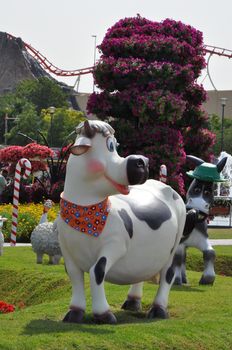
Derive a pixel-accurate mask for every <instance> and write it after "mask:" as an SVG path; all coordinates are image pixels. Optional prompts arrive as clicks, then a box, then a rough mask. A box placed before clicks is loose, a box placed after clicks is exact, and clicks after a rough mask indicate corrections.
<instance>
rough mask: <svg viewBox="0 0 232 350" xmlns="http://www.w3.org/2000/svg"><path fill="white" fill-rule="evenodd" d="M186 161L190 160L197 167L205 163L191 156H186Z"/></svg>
mask: <svg viewBox="0 0 232 350" xmlns="http://www.w3.org/2000/svg"><path fill="white" fill-rule="evenodd" d="M186 159H187V160H191V161H192V162H193V163H194V164H195V165H197V166H198V165H201V164H203V163H205V162H204V160H202V159H201V158H198V157H195V156H192V155H186Z"/></svg>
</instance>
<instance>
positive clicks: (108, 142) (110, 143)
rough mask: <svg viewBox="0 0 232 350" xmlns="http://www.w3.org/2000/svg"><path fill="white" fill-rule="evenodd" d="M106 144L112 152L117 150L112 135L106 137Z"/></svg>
mask: <svg viewBox="0 0 232 350" xmlns="http://www.w3.org/2000/svg"><path fill="white" fill-rule="evenodd" d="M106 146H107V148H108V150H109V151H110V152H114V150H115V142H114V139H112V137H108V138H107V139H106Z"/></svg>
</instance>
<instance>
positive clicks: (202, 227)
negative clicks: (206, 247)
mask: <svg viewBox="0 0 232 350" xmlns="http://www.w3.org/2000/svg"><path fill="white" fill-rule="evenodd" d="M195 228H196V229H197V230H198V231H200V233H201V234H202V235H203V236H205V237H207V238H208V237H209V235H208V233H207V229H208V225H207V220H204V221H203V222H199V223H197V224H196V226H195Z"/></svg>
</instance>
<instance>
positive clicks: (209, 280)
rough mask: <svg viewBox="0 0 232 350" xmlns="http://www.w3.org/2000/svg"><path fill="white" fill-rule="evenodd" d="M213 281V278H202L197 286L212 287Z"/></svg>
mask: <svg viewBox="0 0 232 350" xmlns="http://www.w3.org/2000/svg"><path fill="white" fill-rule="evenodd" d="M214 280H215V276H202V277H201V279H200V281H199V284H203V285H205V284H210V285H212V284H213V283H214Z"/></svg>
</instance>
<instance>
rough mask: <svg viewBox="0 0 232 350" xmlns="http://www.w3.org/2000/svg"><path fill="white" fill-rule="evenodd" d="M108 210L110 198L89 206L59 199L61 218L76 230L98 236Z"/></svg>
mask: <svg viewBox="0 0 232 350" xmlns="http://www.w3.org/2000/svg"><path fill="white" fill-rule="evenodd" d="M109 212H110V200H109V199H108V198H106V199H105V200H104V201H103V202H100V203H97V204H93V205H90V206H80V205H77V204H74V203H71V202H68V201H66V200H65V199H61V201H60V215H61V217H62V219H63V220H64V221H65V222H66V224H68V225H69V226H71V227H72V228H74V229H75V230H77V231H80V232H82V233H85V234H87V235H89V236H94V237H98V236H99V235H100V234H101V233H102V231H103V229H104V226H105V224H106V220H107V217H108V215H109Z"/></svg>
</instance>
